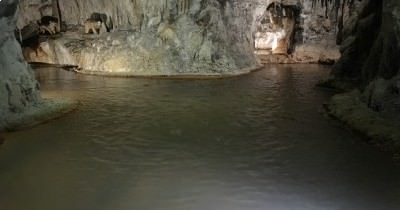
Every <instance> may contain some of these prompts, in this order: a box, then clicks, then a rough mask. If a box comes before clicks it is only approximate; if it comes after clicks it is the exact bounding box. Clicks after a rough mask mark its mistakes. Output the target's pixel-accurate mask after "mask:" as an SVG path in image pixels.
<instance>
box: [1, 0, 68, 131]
mask: <svg viewBox="0 0 400 210" xmlns="http://www.w3.org/2000/svg"><path fill="white" fill-rule="evenodd" d="M17 6H18V1H17V0H9V1H1V2H0V27H1V28H2V33H0V99H1V100H0V131H4V130H10V129H13V128H15V127H19V126H21V124H25V123H27V122H28V123H33V122H35V123H37V122H39V121H41V120H42V117H43V116H47V117H46V118H47V119H48V118H51V117H50V116H51V115H50V114H49V113H50V112H51V113H56V112H58V110H60V108H61V107H63V105H62V104H59V105H58V106H56V107H54V106H52V103H53V102H52V101H47V100H43V99H42V98H41V96H40V93H39V83H38V82H37V81H36V80H35V78H34V74H33V71H32V69H31V67H30V66H29V65H28V64H27V63H26V62H25V60H24V58H23V57H22V52H21V48H20V46H19V44H18V42H17V41H16V39H15V36H14V29H15V24H16V11H17ZM49 108H51V110H52V111H49ZM26 117H28V118H29V119H30V120H29V121H28V120H27V121H25V120H26V119H27V118H26Z"/></svg>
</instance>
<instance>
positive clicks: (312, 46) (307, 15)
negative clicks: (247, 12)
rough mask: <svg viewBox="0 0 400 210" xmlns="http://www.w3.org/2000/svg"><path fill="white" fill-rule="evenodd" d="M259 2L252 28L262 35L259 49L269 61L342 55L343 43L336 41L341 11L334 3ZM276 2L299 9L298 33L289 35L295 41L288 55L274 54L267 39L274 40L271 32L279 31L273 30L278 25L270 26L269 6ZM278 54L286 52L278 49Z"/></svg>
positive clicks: (299, 0)
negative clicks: (340, 45) (325, 4)
mask: <svg viewBox="0 0 400 210" xmlns="http://www.w3.org/2000/svg"><path fill="white" fill-rule="evenodd" d="M255 2H256V4H257V6H256V9H255V11H254V23H253V27H252V30H253V34H257V35H258V34H261V35H262V36H258V37H257V38H256V40H255V41H256V43H255V45H256V47H257V45H258V46H260V47H258V52H257V53H258V54H260V55H261V58H262V59H263V61H264V62H265V63H269V62H274V63H316V62H318V61H323V60H332V61H334V60H338V59H339V57H340V53H339V46H338V45H337V44H336V34H337V32H338V29H337V14H336V12H335V10H334V8H333V3H332V4H329V5H327V7H325V6H322V5H321V4H316V5H313V4H312V1H311V0H284V1H277V0H265V1H264V0H256V1H255ZM274 2H278V3H282V4H283V5H285V6H290V7H291V8H293V9H295V10H296V17H295V28H294V36H293V37H290V38H289V39H290V41H291V43H290V44H289V47H286V48H288V50H287V52H286V54H289V55H287V56H284V57H282V56H280V57H279V56H273V55H270V54H271V53H272V54H275V50H274V49H272V50H271V49H270V47H268V44H266V43H265V42H266V41H270V40H271V39H270V37H269V36H268V35H273V36H276V33H271V32H272V31H276V30H275V29H272V31H271V30H270V29H268V25H269V24H270V22H271V21H270V20H269V13H268V12H267V8H268V7H269V6H270V5H272V3H274ZM278 32H279V31H278ZM278 35H279V34H278ZM285 38H286V37H285ZM263 39H264V40H263ZM283 43H284V42H283ZM285 44H286V43H285ZM278 54H285V53H284V52H282V50H278Z"/></svg>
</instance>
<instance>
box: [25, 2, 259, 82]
mask: <svg viewBox="0 0 400 210" xmlns="http://www.w3.org/2000/svg"><path fill="white" fill-rule="evenodd" d="M40 2H41V1H39V3H38V4H40ZM31 5H32V4H31ZM38 7H39V6H38ZM20 8H21V11H24V12H23V13H24V14H27V13H30V11H31V10H36V7H33V6H29V5H28V4H26V1H22V3H21V4H20ZM60 9H61V16H63V18H62V19H63V20H64V21H66V22H67V24H82V23H83V22H84V20H86V18H88V17H89V16H90V14H91V13H93V12H98V13H104V14H106V15H107V16H108V17H110V18H111V22H112V25H113V33H103V34H102V35H101V36H99V37H96V36H90V37H88V36H87V35H84V34H83V33H82V29H81V30H79V31H77V32H76V33H75V35H71V36H69V37H66V38H65V39H61V40H59V41H55V43H59V44H60V43H61V44H64V45H65V46H66V47H65V48H68V50H69V52H68V54H69V55H72V56H73V57H74V60H75V61H74V63H71V64H78V65H79V67H80V68H81V69H82V70H83V71H85V72H95V71H98V72H109V73H121V72H125V73H126V74H128V75H129V74H130V75H136V74H140V75H155V74H162V75H164V74H168V75H169V74H180V73H196V74H197V73H200V74H201V73H204V74H209V73H227V72H232V71H236V70H239V69H243V68H249V67H256V66H257V65H258V61H257V59H256V57H255V56H254V54H253V49H254V48H253V44H252V43H253V39H252V34H251V30H250V28H251V25H252V24H251V21H252V10H253V6H252V5H251V4H248V3H246V2H243V1H239V0H231V1H218V0H202V1H201V0H192V1H188V0H168V1H165V0H151V1H148V0H134V1H131V0H120V1H105V0H97V1H94V0H89V1H87V0H85V1H84V0H78V1H60ZM33 18H34V17H32V19H33ZM19 22H21V23H22V22H25V23H26V22H29V18H27V17H26V16H23V17H21V18H20V21H19ZM71 37H75V38H71ZM81 40H85V41H84V42H82V41H81ZM55 43H51V42H49V44H50V49H51V50H47V51H51V52H54V51H55V50H54V49H60V48H59V47H57V46H55ZM30 54H31V55H32V53H31V52H30ZM51 54H54V53H51ZM35 56H36V55H33V56H32V57H35ZM36 57H37V56H36ZM39 57H40V56H39ZM50 57H52V58H50V59H47V58H46V59H47V60H54V59H53V58H54V57H55V56H50ZM39 60H40V58H39ZM32 61H37V60H36V58H34V59H32Z"/></svg>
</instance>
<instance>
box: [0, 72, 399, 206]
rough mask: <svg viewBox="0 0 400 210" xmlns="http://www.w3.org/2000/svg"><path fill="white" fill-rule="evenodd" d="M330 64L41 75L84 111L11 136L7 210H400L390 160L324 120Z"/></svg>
mask: <svg viewBox="0 0 400 210" xmlns="http://www.w3.org/2000/svg"><path fill="white" fill-rule="evenodd" d="M328 73H329V72H328V71H327V69H324V68H322V67H319V66H312V65H304V66H268V67H266V68H265V70H263V71H260V72H257V73H254V74H251V75H247V76H243V77H237V78H230V79H226V80H210V81H182V80H179V81H174V80H146V79H128V78H105V77H96V76H85V75H76V74H73V73H71V72H65V71H57V70H55V69H41V70H38V71H37V76H38V78H39V79H40V80H41V84H42V89H43V94H44V95H58V96H68V97H72V98H75V99H77V100H80V101H81V102H82V105H81V106H80V108H79V109H78V111H76V112H74V113H72V114H69V115H67V116H66V117H63V118H61V119H58V120H56V121H53V122H51V123H48V124H44V125H41V126H38V127H36V128H34V129H30V130H27V131H22V132H17V133H12V134H9V135H7V136H6V138H7V139H8V141H7V142H6V144H5V145H4V146H3V147H2V148H1V152H0V206H1V207H2V208H1V209H30V210H35V209H38V210H39V209H40V210H47V209H51V210H53V209H59V210H63V209H65V210H67V209H68V210H70V209H85V210H87V209H96V210H101V209H113V210H125V209H126V210H127V209H146V210H148V209H149V210H150V209H171V210H180V209H182V210H188V209H191V210H192V209H193V210H197V209H198V210H203V209H209V210H214V209H215V210H225V209H227V210H235V209H240V210H243V209H249V210H253V209H263V210H265V209H272V210H280V209H287V210H293V209H307V210H313V209H318V210H320V209H363V210H369V209H370V210H376V209H385V210H386V209H387V210H390V209H398V208H399V207H400V201H399V200H398V198H399V196H400V179H398V178H399V177H400V176H399V175H400V171H399V169H398V168H397V167H396V166H395V165H394V163H393V162H392V160H391V158H390V156H389V155H386V154H384V153H382V152H379V151H377V150H376V149H375V148H373V147H371V146H369V145H366V144H363V143H362V142H361V141H359V140H358V139H357V138H356V137H355V136H352V135H351V134H350V133H349V132H347V131H346V130H344V129H342V128H341V127H340V126H335V124H334V123H332V122H330V121H329V120H327V119H324V118H323V117H322V116H321V114H320V113H318V110H319V109H320V105H321V103H322V102H323V101H324V100H326V99H327V98H328V95H327V94H326V93H324V92H321V91H318V90H315V89H314V84H315V83H316V82H317V81H318V80H320V79H322V78H324V77H326V76H327V75H328Z"/></svg>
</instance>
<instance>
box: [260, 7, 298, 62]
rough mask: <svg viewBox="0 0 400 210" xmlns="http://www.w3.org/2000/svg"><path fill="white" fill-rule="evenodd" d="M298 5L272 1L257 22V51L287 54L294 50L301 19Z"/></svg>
mask: <svg viewBox="0 0 400 210" xmlns="http://www.w3.org/2000/svg"><path fill="white" fill-rule="evenodd" d="M300 13H301V8H300V7H299V6H298V5H285V4H282V3H280V2H272V3H270V4H269V5H268V6H267V8H266V10H265V13H264V15H263V16H262V17H261V19H260V21H259V23H258V24H257V29H256V33H255V35H254V37H255V41H254V47H255V49H256V51H257V53H265V54H282V55H287V54H291V53H292V52H293V46H294V44H295V34H296V33H299V31H296V29H297V28H298V26H297V25H298V23H299V19H300Z"/></svg>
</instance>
